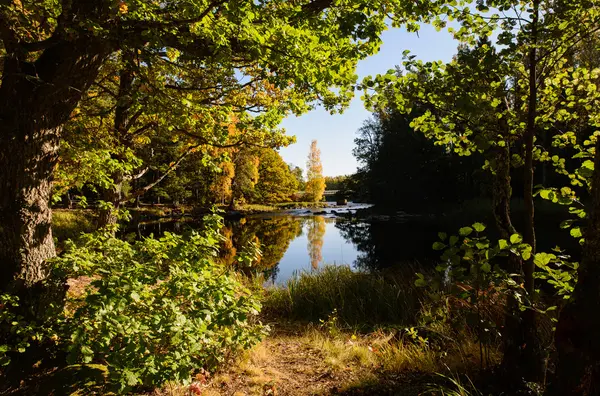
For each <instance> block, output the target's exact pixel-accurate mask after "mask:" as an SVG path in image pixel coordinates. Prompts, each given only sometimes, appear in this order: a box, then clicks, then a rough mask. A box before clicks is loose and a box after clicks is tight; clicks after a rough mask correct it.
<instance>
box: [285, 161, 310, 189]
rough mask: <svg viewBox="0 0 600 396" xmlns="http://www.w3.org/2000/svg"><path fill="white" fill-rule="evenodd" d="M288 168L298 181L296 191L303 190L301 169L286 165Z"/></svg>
mask: <svg viewBox="0 0 600 396" xmlns="http://www.w3.org/2000/svg"><path fill="white" fill-rule="evenodd" d="M288 167H289V168H290V171H291V172H292V174H293V175H294V177H295V178H296V180H297V181H298V190H304V187H305V184H306V183H305V181H304V171H303V170H302V168H300V167H299V166H296V165H294V164H291V163H290V164H288Z"/></svg>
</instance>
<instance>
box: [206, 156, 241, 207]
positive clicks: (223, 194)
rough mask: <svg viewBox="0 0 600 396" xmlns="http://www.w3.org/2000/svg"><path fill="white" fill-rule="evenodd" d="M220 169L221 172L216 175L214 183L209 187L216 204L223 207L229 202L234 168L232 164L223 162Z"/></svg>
mask: <svg viewBox="0 0 600 396" xmlns="http://www.w3.org/2000/svg"><path fill="white" fill-rule="evenodd" d="M220 168H221V172H220V173H219V174H218V175H217V177H216V178H215V181H214V183H213V184H212V185H211V191H212V193H213V194H214V197H215V199H216V200H217V202H219V203H220V204H221V205H223V204H225V203H226V202H229V201H230V200H231V194H232V191H231V184H232V182H233V178H234V176H235V167H234V165H233V163H231V162H229V161H224V162H222V163H221V167H220Z"/></svg>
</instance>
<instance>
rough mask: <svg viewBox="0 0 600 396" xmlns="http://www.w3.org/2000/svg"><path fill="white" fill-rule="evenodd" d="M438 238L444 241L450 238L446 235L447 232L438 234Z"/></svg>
mask: <svg viewBox="0 0 600 396" xmlns="http://www.w3.org/2000/svg"><path fill="white" fill-rule="evenodd" d="M438 236H439V237H440V239H441V240H442V241H445V240H446V238H448V234H446V233H445V232H438Z"/></svg>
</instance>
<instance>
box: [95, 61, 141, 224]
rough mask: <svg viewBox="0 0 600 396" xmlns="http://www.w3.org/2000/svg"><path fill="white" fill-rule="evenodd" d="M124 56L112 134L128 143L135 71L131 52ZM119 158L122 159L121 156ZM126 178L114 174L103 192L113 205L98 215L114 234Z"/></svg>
mask: <svg viewBox="0 0 600 396" xmlns="http://www.w3.org/2000/svg"><path fill="white" fill-rule="evenodd" d="M122 57H123V62H124V66H123V69H121V71H120V73H119V92H118V94H117V105H116V107H115V119H114V123H113V130H112V134H113V136H114V137H115V141H116V142H119V143H120V144H123V145H126V144H127V143H128V141H127V131H128V129H129V113H130V110H131V104H132V88H133V80H134V73H133V65H132V62H133V59H132V54H131V52H123V55H122ZM117 159H119V160H120V159H121V158H117ZM124 179H125V178H124V175H123V172H121V171H117V172H115V173H114V174H113V175H112V186H111V187H109V188H108V189H106V190H105V191H104V194H103V200H104V201H105V202H106V203H107V204H109V205H110V206H111V207H108V208H104V209H100V213H99V216H98V228H100V229H106V230H108V231H110V232H112V233H113V234H114V233H115V232H116V225H117V221H118V211H119V209H120V206H121V202H122V200H123V183H124Z"/></svg>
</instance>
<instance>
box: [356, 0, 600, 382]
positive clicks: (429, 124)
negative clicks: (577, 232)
mask: <svg viewBox="0 0 600 396" xmlns="http://www.w3.org/2000/svg"><path fill="white" fill-rule="evenodd" d="M492 7H493V8H495V10H494V11H492ZM442 8H443V9H444V12H445V13H447V15H448V17H450V18H455V19H456V20H458V22H459V23H460V25H461V28H460V29H454V28H451V29H452V32H453V33H454V35H455V37H456V38H457V39H459V40H460V42H461V43H462V44H463V45H466V46H468V47H471V48H475V49H476V50H477V52H479V53H480V57H473V58H472V60H471V61H468V60H467V61H466V62H465V59H463V60H462V61H461V59H455V60H454V61H453V62H451V63H450V64H447V65H444V64H442V63H441V62H428V63H423V62H421V61H418V60H414V57H413V56H410V57H408V59H407V61H406V63H405V66H406V68H407V69H409V73H407V74H406V75H404V76H398V75H397V73H396V71H395V70H392V71H390V72H388V74H387V75H385V76H378V77H377V78H375V79H370V80H367V81H365V88H366V89H370V87H373V86H377V89H376V90H377V91H378V92H379V95H377V98H376V99H375V102H379V101H380V100H383V101H384V102H385V101H388V100H390V101H391V102H393V103H395V104H396V105H397V108H399V109H400V110H401V111H409V110H410V109H411V108H412V107H413V106H414V104H415V103H422V104H426V105H427V106H430V107H429V108H428V111H426V112H425V114H424V115H423V116H421V117H419V118H418V119H416V120H414V121H413V123H412V124H413V126H414V127H415V128H416V129H418V130H421V131H424V132H425V133H426V134H428V136H430V137H433V138H434V139H436V140H437V141H438V143H439V144H451V145H452V146H453V147H454V150H456V151H457V152H461V153H463V154H466V155H470V154H471V153H472V152H474V151H480V152H482V153H484V154H485V155H486V156H487V161H486V164H485V167H486V168H488V169H490V170H492V172H493V174H494V176H495V179H496V182H497V183H496V188H497V191H498V194H497V196H498V199H497V200H496V202H495V204H494V207H495V215H496V220H497V225H498V228H499V230H500V231H501V232H502V233H504V234H506V233H512V230H513V229H514V228H513V226H512V221H511V219H510V211H509V206H508V203H509V199H510V195H511V186H510V177H509V176H510V173H509V170H510V166H517V167H521V168H522V169H521V170H522V171H523V173H522V174H523V179H522V185H521V187H522V191H523V197H524V200H525V220H526V221H525V223H524V225H523V226H522V228H521V229H520V231H521V233H522V234H523V236H524V241H525V243H527V244H528V245H529V247H530V250H529V251H528V252H527V253H526V254H524V255H522V256H521V257H520V259H522V260H520V265H518V266H517V267H513V268H510V269H509V271H510V272H511V273H520V276H521V277H522V284H523V287H519V288H518V290H515V292H517V293H518V294H519V295H520V297H521V298H524V299H525V300H526V301H528V304H531V305H532V306H535V297H536V288H535V283H534V270H535V263H534V261H533V259H534V257H535V256H534V254H535V252H536V238H535V228H534V201H533V197H534V193H535V191H534V176H535V174H534V171H535V164H536V163H540V162H546V161H552V162H553V164H554V165H555V166H556V167H557V169H560V167H561V165H560V164H561V163H564V159H561V156H559V155H554V154H555V153H550V150H549V148H548V147H547V144H544V142H548V141H552V140H558V141H564V140H565V139H566V140H567V141H570V137H568V136H565V133H564V131H562V130H561V127H560V125H561V124H563V123H564V122H565V121H567V122H572V120H573V119H575V118H580V117H581V116H582V115H584V114H585V113H586V112H588V110H587V109H585V108H584V106H583V107H582V106H577V105H575V103H577V101H576V100H575V98H577V99H580V97H579V96H578V94H577V91H575V90H572V89H569V90H567V86H568V85H570V83H567V82H568V81H569V78H567V77H569V76H571V75H572V74H576V73H577V71H576V70H574V69H573V68H569V67H568V58H570V57H571V56H572V54H573V52H574V50H575V48H576V47H577V45H578V43H580V42H582V41H583V40H585V39H586V38H587V37H590V35H594V34H596V32H597V31H598V26H599V22H600V19H599V18H600V13H599V12H598V2H597V1H594V0H590V1H581V2H563V1H553V0H514V1H492V0H490V1H480V2H477V5H476V8H475V10H472V9H471V8H470V7H469V4H467V3H466V2H448V3H447V4H445V5H443V6H442ZM508 11H510V13H508ZM435 25H436V27H437V28H443V27H445V26H446V22H445V21H444V20H441V19H438V20H436V22H435ZM495 31H496V32H498V33H499V34H498V35H497V38H496V41H495V43H494V45H497V46H498V50H496V49H494V48H495V47H494V46H491V45H489V44H485V43H481V42H480V43H479V45H478V43H477V41H478V40H479V39H480V37H484V36H492V35H493V33H494V32H495ZM477 47H478V49H477ZM406 55H408V54H406ZM483 81H487V83H485V84H484V83H482V82H483ZM556 85H563V88H564V89H565V91H564V92H561V93H560V94H557V91H555V90H554V88H553V89H550V88H549V89H546V87H550V86H556ZM419 87H421V89H420V88H419ZM586 89H587V88H586ZM567 92H568V93H567ZM559 98H560V99H559ZM371 99H372V98H371V97H369V95H367V103H373V102H372V101H371ZM565 103H571V105H570V106H571V108H570V109H567V108H562V106H563V105H564V104H565ZM557 106H558V107H560V108H561V110H560V111H559V110H558V108H557ZM486 107H487V108H488V111H483V110H484V108H486ZM492 115H493V116H494V117H491V116H492ZM494 118H495V119H494ZM573 125H574V124H573ZM588 132H589V131H588ZM573 135H574V134H573ZM569 144H570V143H569ZM557 145H560V143H557ZM579 158H582V157H579ZM572 176H573V177H572V179H571V180H572V183H573V185H575V186H578V185H581V183H580V181H579V179H578V177H577V175H572ZM563 191H564V192H565V193H564V194H562V195H564V196H563V197H562V198H564V200H566V201H567V202H574V196H573V194H572V189H571V188H567V189H564V190H563ZM545 196H546V197H548V196H549V194H545ZM557 201H558V199H557ZM513 270H516V271H513ZM519 284H521V282H519ZM509 307H511V308H512V309H511V311H512V313H511V316H514V317H516V323H515V325H514V326H511V325H507V326H506V328H507V329H511V328H512V329H513V330H514V331H512V332H510V333H507V337H505V339H506V340H507V341H508V342H507V344H506V348H505V354H504V359H505V367H506V368H507V370H508V371H509V372H510V373H511V374H513V375H514V376H515V378H522V377H524V378H526V379H529V380H535V379H540V378H541V376H542V375H543V364H542V355H541V353H540V348H539V345H540V344H539V342H538V339H537V337H536V335H535V315H536V313H535V310H534V309H527V310H524V311H519V310H518V309H517V305H516V304H511V305H509ZM509 323H510V321H509Z"/></svg>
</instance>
